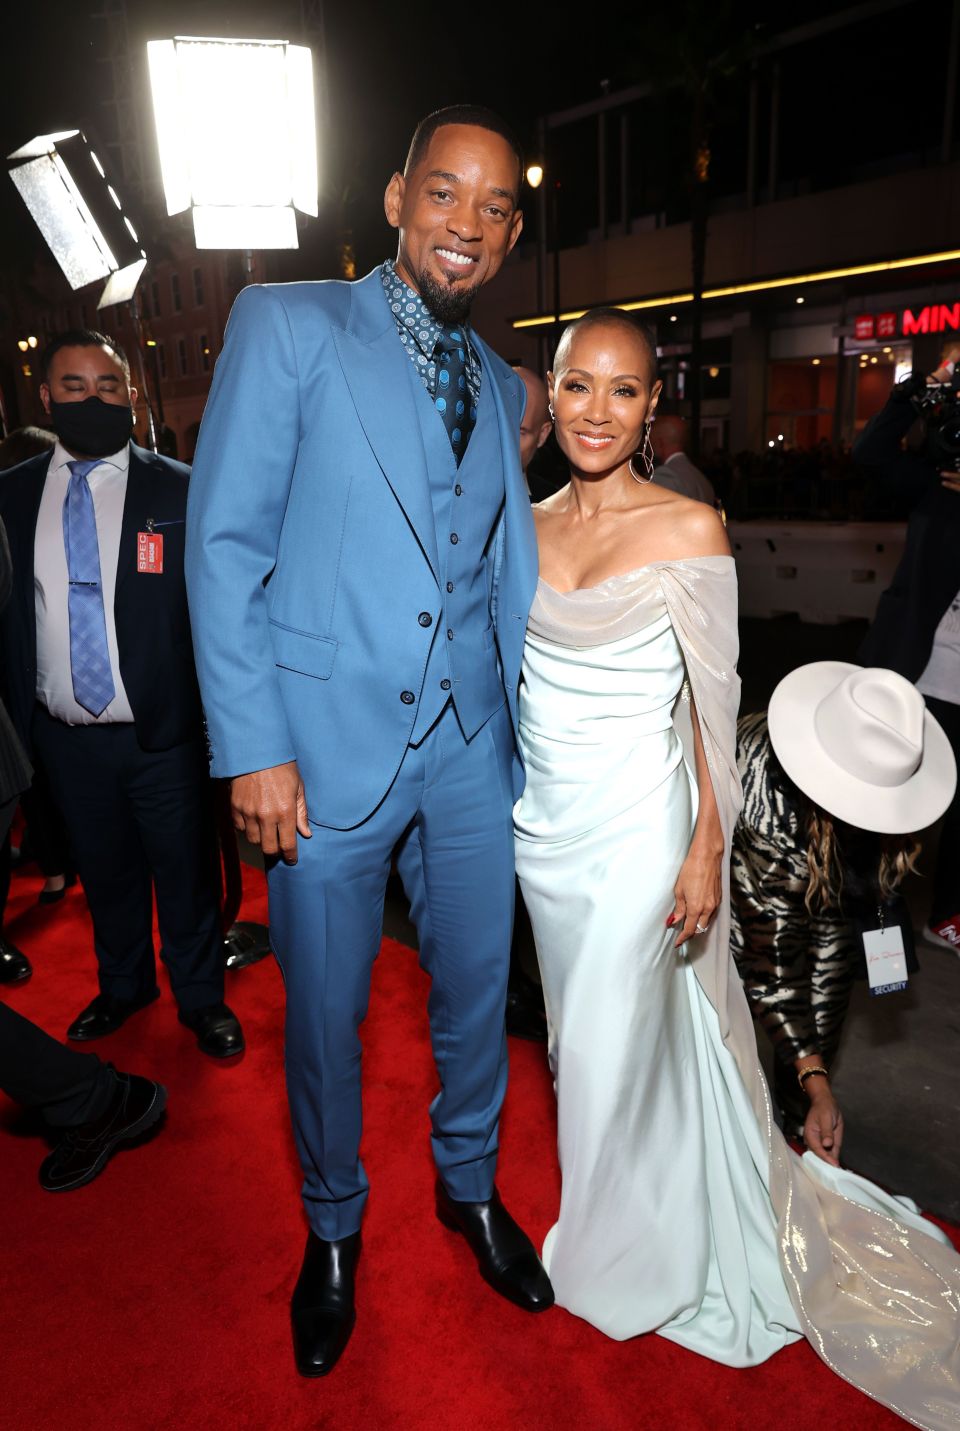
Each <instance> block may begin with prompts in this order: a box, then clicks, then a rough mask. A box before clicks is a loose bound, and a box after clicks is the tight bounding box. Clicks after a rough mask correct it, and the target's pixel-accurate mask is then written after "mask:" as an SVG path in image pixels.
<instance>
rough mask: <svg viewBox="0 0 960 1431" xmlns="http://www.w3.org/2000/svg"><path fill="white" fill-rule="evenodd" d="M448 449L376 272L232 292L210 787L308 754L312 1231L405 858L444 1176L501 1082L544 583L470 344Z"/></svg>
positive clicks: (472, 1161) (296, 1053)
mask: <svg viewBox="0 0 960 1431" xmlns="http://www.w3.org/2000/svg"><path fill="white" fill-rule="evenodd" d="M471 338H472V343H473V356H474V360H475V362H476V364H477V374H476V377H477V378H478V380H479V394H478V399H477V402H476V411H475V425H474V427H473V430H472V433H470V434H469V442H468V445H467V447H466V451H465V454H464V455H463V457H462V460H461V461H460V463H459V466H458V465H457V460H456V458H455V456H454V450H453V447H452V445H451V443H452V440H453V439H452V436H451V435H450V434H449V433H448V430H447V427H446V426H445V424H444V421H443V419H442V417H441V415H440V412H439V411H438V409H437V405H436V403H435V401H434V400H433V399H432V398H431V396H430V394H429V392H428V391H427V389H426V387H425V385H424V382H423V381H422V378H421V374H420V373H419V372H418V370H417V366H416V361H414V360H412V358H411V354H410V353H409V352H408V351H407V350H406V348H405V346H404V342H405V341H406V338H405V339H404V342H401V338H400V335H399V333H398V325H397V320H396V317H395V314H394V312H393V311H391V304H390V300H389V297H388V294H387V292H386V291H385V287H384V283H383V282H382V280H381V273H380V271H379V270H376V271H374V272H373V273H372V274H370V275H368V277H367V278H365V279H362V280H361V281H360V282H357V283H338V282H329V283H302V284H301V283H298V284H289V285H282V286H269V287H253V288H248V289H246V290H244V292H243V293H241V295H240V297H239V299H238V300H237V303H236V305H235V307H234V310H233V313H232V315H231V318H230V323H229V326H228V328H227V335H226V341H225V346H224V350H223V353H222V355H221V357H220V359H219V361H218V363H217V369H216V374H215V377H214V381H213V387H212V391H211V394H210V399H209V402H208V405H207V410H206V414H205V416H204V420H203V426H202V430H201V434H200V442H199V446H198V450H197V456H196V461H195V464H194V468H193V476H192V480H191V485H190V501H189V517H188V531H187V578H188V589H189V595H190V609H191V620H192V625H193V638H194V645H195V647H196V655H197V667H198V671H199V675H200V684H201V690H202V694H203V702H204V707H205V710H206V717H207V724H208V730H209V737H210V745H211V751H212V773H213V774H214V775H215V776H231V775H240V774H244V773H246V772H249V771H255V770H262V769H265V768H267V767H269V766H273V765H279V764H281V763H282V762H285V761H289V760H294V759H295V760H296V761H297V763H298V765H299V768H300V772H301V775H302V778H303V782H304V787H305V791H306V799H307V806H308V812H309V817H310V822H311V829H312V838H311V839H309V840H305V839H300V841H299V861H298V863H297V864H295V865H290V866H288V865H285V864H283V863H282V862H278V863H276V864H275V865H274V867H273V868H272V869H271V870H270V873H269V882H270V921H271V931H272V936H273V943H274V948H275V950H276V953H277V957H278V959H279V961H280V965H281V967H282V969H283V974H284V979H285V981H286V988H287V1024H286V1064H287V1082H288V1089H289V1095H290V1106H291V1111H292V1115H293V1124H294V1131H295V1134H296V1139H297V1145H298V1149H299V1153H300V1158H301V1161H302V1164H303V1170H304V1178H305V1181H304V1200H305V1203H306V1207H307V1213H308V1216H309V1219H310V1222H311V1225H312V1227H313V1229H314V1231H315V1232H316V1233H317V1234H318V1235H319V1236H320V1237H322V1238H326V1239H332V1238H339V1237H345V1236H347V1235H349V1234H350V1233H352V1232H355V1231H356V1230H357V1228H358V1227H359V1225H360V1219H361V1213H362V1209H363V1204H364V1202H365V1200H366V1194H367V1181H366V1178H365V1176H364V1172H363V1167H362V1165H361V1163H360V1160H359V1141H360V1127H361V1111H360V1041H359V1036H358V1027H359V1025H360V1023H361V1021H362V1020H363V1017H364V1014H365V1012H366V1007H367V1000H368V996H369V987H370V974H371V969H372V965H373V960H374V958H375V957H376V953H377V949H378V947H379V943H380V937H381V924H382V916H383V896H384V889H385V885H386V880H387V876H388V873H389V869H390V860H391V854H392V852H393V850H394V847H395V846H397V847H398V851H397V857H398V863H399V869H400V873H401V875H402V877H403V881H404V884H405V886H406V890H407V893H408V895H409V897H410V901H411V905H412V911H413V917H414V920H415V923H416V925H417V929H418V932H419V937H420V950H421V962H422V963H423V965H424V967H425V968H426V969H427V970H428V972H429V973H430V975H431V977H432V989H431V994H430V1001H429V1014H430V1028H431V1034H432V1039H433V1049H434V1056H435V1059H436V1064H437V1070H438V1073H439V1078H440V1092H439V1093H438V1095H437V1097H436V1099H435V1100H434V1103H433V1105H432V1107H431V1119H432V1125H433V1148H434V1154H435V1157H436V1161H437V1166H438V1169H439V1171H440V1175H441V1177H442V1178H443V1181H444V1183H445V1184H446V1186H447V1189H448V1191H449V1192H450V1194H451V1196H452V1197H453V1198H455V1199H458V1200H462V1201H474V1200H482V1199H486V1198H488V1197H489V1196H490V1195H491V1192H492V1187H493V1177H494V1165H495V1162H496V1150H497V1122H498V1116H499V1111H500V1105H501V1103H502V1100H503V1094H504V1090H505V1086H506V1040H505V1036H504V1001H505V995H506V981H507V970H508V961H509V944H510V929H511V921H512V915H513V890H514V872H513V832H512V819H511V812H512V806H513V803H514V800H515V799H516V798H517V797H518V796H519V794H520V789H521V785H522V774H521V769H520V764H519V760H518V757H517V754H516V743H515V735H516V723H517V682H518V678H519V673H520V661H521V654H522V647H523V638H524V631H525V627H526V620H527V612H528V610H529V607H530V603H531V601H532V598H533V593H534V589H535V585H536V571H537V559H536V542H535V537H534V530H533V521H532V518H531V514H530V505H529V498H528V496H527V491H526V486H525V484H524V480H523V475H522V472H521V469H520V460H519V450H518V431H519V423H520V417H521V412H522V406H523V389H522V385H521V383H520V381H519V380H518V378H517V377H516V376H515V374H514V373H512V372H511V370H510V369H509V367H507V366H506V364H505V363H503V362H502V361H501V360H500V359H499V358H498V357H497V356H496V355H495V354H494V353H492V352H491V351H490V350H489V348H487V347H486V345H484V344H483V343H481V342H480V341H479V340H478V339H477V338H476V336H475V335H471Z"/></svg>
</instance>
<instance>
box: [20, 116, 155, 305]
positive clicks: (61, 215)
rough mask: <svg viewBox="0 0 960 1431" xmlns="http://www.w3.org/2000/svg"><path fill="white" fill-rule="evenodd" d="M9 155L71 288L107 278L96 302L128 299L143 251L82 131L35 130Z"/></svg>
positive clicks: (22, 192) (23, 192) (142, 261)
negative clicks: (39, 132) (48, 132)
mask: <svg viewBox="0 0 960 1431" xmlns="http://www.w3.org/2000/svg"><path fill="white" fill-rule="evenodd" d="M7 158H8V159H9V160H10V161H12V162H13V163H14V164H15V166H16V167H14V168H13V169H11V170H10V178H11V179H12V180H13V183H14V184H15V185H16V188H17V190H18V192H19V194H20V197H21V198H22V199H23V202H24V203H25V204H26V206H27V208H28V209H29V211H30V216H31V218H32V219H33V221H34V223H35V224H36V225H37V228H38V229H39V230H40V232H41V234H42V235H43V237H44V239H45V240H46V244H47V247H48V248H49V250H50V252H51V254H52V255H53V257H54V258H55V259H56V261H57V263H58V264H59V266H60V268H61V269H62V271H63V274H64V277H65V278H66V280H67V282H68V283H69V284H70V287H71V288H72V289H74V291H76V290H77V289H78V288H86V286H87V284H88V283H95V282H96V281H97V280H98V279H101V278H105V279H106V280H107V282H106V285H105V287H104V290H103V293H102V294H101V295H100V301H99V303H98V304H97V307H98V308H109V307H110V306H111V305H112V304H114V303H129V302H130V300H131V299H132V298H133V295H134V292H135V291H136V287H137V283H138V282H139V280H140V275H141V274H142V273H143V270H144V269H145V268H146V266H147V256H146V253H145V252H144V250H143V249H142V248H141V246H140V239H139V238H138V236H137V231H136V229H135V228H134V226H133V223H132V222H131V220H130V217H129V215H127V214H125V213H124V211H123V205H122V204H121V202H120V199H119V198H118V196H117V193H116V191H115V190H114V189H113V188H111V186H110V185H109V184H108V183H107V179H106V175H105V174H104V171H103V166H102V165H101V163H100V160H99V159H98V158H97V156H96V154H95V153H94V151H93V150H92V149H91V147H90V145H89V144H88V143H87V139H86V136H85V135H84V134H83V133H82V132H81V131H80V130H79V129H65V130H61V131H60V132H59V133H57V134H38V135H37V137H36V138H35V139H31V140H30V142H29V143H28V144H24V145H22V146H21V147H20V148H19V149H15V150H14V152H13V153H12V154H8V155H7Z"/></svg>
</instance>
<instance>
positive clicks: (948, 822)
mask: <svg viewBox="0 0 960 1431" xmlns="http://www.w3.org/2000/svg"><path fill="white" fill-rule="evenodd" d="M958 362H960V346H954V347H952V348H949V349H948V350H947V351H946V353H945V354H944V357H943V360H942V362H941V364H940V366H939V367H938V368H937V369H936V371H935V372H933V373H932V374H931V376H930V379H929V381H930V382H931V383H949V382H950V381H951V379H952V378H953V374H954V367H955V364H956V363H958ZM921 386H922V384H921ZM912 395H914V387H913V385H912V384H911V383H910V382H907V383H904V384H899V385H898V386H897V387H895V388H894V390H893V392H892V394H891V396H890V398H889V400H888V401H887V403H886V405H885V406H884V407H883V408H881V410H880V411H879V412H878V413H875V414H874V416H873V417H872V418H871V419H870V421H869V422H868V424H867V426H866V427H865V428H864V430H863V433H862V435H861V436H860V438H859V439H858V441H857V443H856V445H855V446H854V449H853V457H854V461H855V462H858V463H859V464H860V465H861V466H864V467H871V468H874V469H875V470H876V471H877V473H878V475H879V476H880V477H881V478H882V479H883V480H885V481H886V482H888V483H889V484H890V486H891V487H892V488H894V490H896V491H897V492H898V493H899V494H901V495H902V496H904V497H905V498H906V500H907V502H908V503H909V505H910V519H909V521H908V523H907V540H906V544H905V547H904V552H903V557H902V558H901V561H900V565H899V566H898V567H897V570H896V572H895V574H894V577H893V581H892V583H891V584H890V586H889V588H888V589H887V590H886V591H885V592H884V593H883V595H882V596H881V598H880V603H879V605H878V607H877V614H876V616H875V617H874V621H873V624H872V626H871V627H870V629H869V631H868V632H867V635H866V638H865V639H864V642H863V645H862V646H861V648H860V651H859V652H858V655H857V660H858V661H859V662H860V664H861V665H863V666H885V667H886V668H887V669H888V670H891V671H897V672H898V673H899V674H900V675H901V676H905V677H906V679H907V680H908V681H912V682H913V683H914V684H915V685H916V687H917V689H918V690H919V691H920V693H921V695H922V696H923V697H924V700H925V701H926V704H927V706H928V708H929V710H930V711H931V713H932V714H933V715H934V716H935V717H936V719H937V720H938V721H939V723H940V725H941V726H942V727H943V729H944V730H945V731H946V733H947V736H948V738H949V741H950V744H951V746H952V747H953V753H954V755H955V756H956V757H957V761H958V763H960V473H958V472H956V471H954V470H948V471H942V470H940V468H939V467H938V466H937V464H936V463H935V462H933V461H932V460H931V459H930V457H929V456H928V455H926V453H924V452H916V451H904V450H903V448H902V440H903V438H904V437H905V436H906V434H907V433H908V432H909V430H910V428H911V427H912V426H913V424H914V423H915V422H916V420H917V412H916V408H915V406H914V403H913V402H912V401H911V400H910V399H911V396H912ZM957 916H960V792H958V793H955V794H954V797H953V802H952V804H951V805H950V808H949V809H948V810H947V813H946V815H945V816H944V821H943V826H942V827H941V831H940V842H939V846H938V851H937V867H936V872H935V874H934V878H933V884H932V888H931V891H930V917H929V919H928V921H927V926H926V928H925V930H924V938H925V940H926V942H927V943H928V944H931V945H934V946H936V947H939V948H943V949H948V948H953V947H956V945H955V942H954V940H952V939H950V938H949V937H944V933H943V930H944V928H945V926H947V925H948V924H949V925H950V926H951V928H952V929H953V931H954V933H955V932H956V918H957Z"/></svg>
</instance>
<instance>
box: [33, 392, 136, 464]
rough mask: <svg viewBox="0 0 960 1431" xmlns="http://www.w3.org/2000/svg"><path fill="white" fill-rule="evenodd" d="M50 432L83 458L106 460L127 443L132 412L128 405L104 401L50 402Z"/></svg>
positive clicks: (130, 428) (93, 399)
mask: <svg viewBox="0 0 960 1431" xmlns="http://www.w3.org/2000/svg"><path fill="white" fill-rule="evenodd" d="M50 419H51V421H52V422H53V429H54V432H56V434H57V436H58V437H59V439H60V441H61V442H62V443H63V445H64V447H67V448H69V449H70V451H71V452H80V453H82V454H83V455H84V456H85V457H109V455H110V453H111V452H119V451H120V449H121V447H125V446H126V444H127V443H128V442H129V441H130V435H131V433H132V432H133V409H132V408H131V407H130V405H129V404H128V403H116V402H104V401H103V398H98V397H88V398H85V399H84V400H83V402H54V401H53V399H52V398H51V399H50Z"/></svg>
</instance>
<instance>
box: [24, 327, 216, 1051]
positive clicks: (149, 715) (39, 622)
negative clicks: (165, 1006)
mask: <svg viewBox="0 0 960 1431" xmlns="http://www.w3.org/2000/svg"><path fill="white" fill-rule="evenodd" d="M40 373H41V387H40V396H41V399H42V401H43V405H44V408H45V410H46V412H47V414H48V417H49V420H50V423H51V426H52V427H53V429H54V430H55V431H56V433H57V437H58V441H57V445H56V446H55V447H54V449H53V451H52V453H51V454H49V455H43V456H39V457H34V458H31V459H30V460H29V461H27V462H24V463H21V465H20V466H19V467H15V468H13V469H12V470H11V471H9V472H7V473H6V474H5V476H4V479H3V482H2V483H0V516H2V518H3V520H4V521H5V523H6V527H7V533H8V536H9V540H10V551H11V557H12V560H13V572H14V590H13V597H12V599H11V601H10V603H9V604H8V606H7V609H6V611H5V612H4V613H3V618H2V624H0V670H2V678H3V681H4V684H5V694H6V700H7V708H8V710H9V713H10V717H11V719H12V721H13V724H14V727H15V728H16V730H17V732H18V734H19V736H20V738H21V739H22V740H23V741H24V743H25V744H26V746H27V748H28V750H29V749H33V750H36V751H37V753H38V755H39V757H40V760H41V761H42V763H43V765H44V766H45V767H46V770H47V772H48V774H49V776H50V779H51V783H52V785H53V788H54V790H55V792H56V797H57V800H58V801H59V803H60V806H61V809H62V812H63V815H64V818H65V820H66V824H67V828H68V831H69V834H70V840H71V845H72V847H73V850H74V852H75V855H76V861H77V871H78V873H79V875H80V878H81V880H82V882H83V886H84V890H85V892H86V896H87V902H88V904H89V906H90V912H91V915H92V918H93V928H94V944H95V948H96V953H97V960H98V964H99V981H100V993H99V994H98V995H97V997H96V998H95V999H94V1000H93V1001H92V1003H91V1004H90V1005H89V1006H88V1007H87V1008H86V1009H84V1010H83V1011H82V1012H81V1013H80V1014H79V1015H78V1017H77V1018H76V1019H75V1020H74V1022H73V1023H72V1024H71V1025H70V1028H69V1029H68V1030H67V1037H68V1038H70V1039H76V1040H87V1039H94V1038H100V1037H102V1036H103V1035H104V1034H109V1033H112V1032H113V1031H114V1030H115V1029H117V1028H119V1027H120V1025H121V1024H122V1023H124V1022H125V1020H126V1019H127V1018H129V1017H130V1015H131V1014H133V1013H134V1012H135V1011H136V1010H138V1009H141V1008H143V1007H144V1006H145V1005H146V1004H149V1003H150V1002H152V1000H154V999H155V998H156V997H157V996H158V994H159V990H158V988H157V982H156V967H155V960H154V949H153V933H152V905H153V895H154V892H155V893H156V900H157V915H158V921H159V925H160V935H161V957H162V958H163V960H164V962H165V964H166V965H167V969H168V971H169V975H170V983H171V987H172V989H173V992H174V995H175V997H176V999H177V1002H178V1004H179V1006H180V1012H179V1017H180V1021H181V1023H183V1024H185V1025H187V1027H189V1028H190V1029H192V1030H193V1032H194V1033H195V1034H196V1037H197V1042H198V1044H199V1046H200V1048H201V1049H202V1050H203V1051H204V1052H205V1053H208V1054H210V1055H212V1056H214V1057H220V1058H223V1057H228V1056H230V1055H232V1054H236V1053H239V1052H241V1050H242V1049H243V1034H242V1031H241V1028H240V1024H239V1022H238V1021H237V1018H236V1016H235V1015H234V1014H233V1013H232V1012H231V1010H230V1009H229V1008H228V1007H227V1005H226V1004H225V1003H224V1002H223V980H224V972H223V948H222V938H221V928H220V913H219V867H218V863H217V846H216V838H215V828H214V820H213V812H212V802H211V789H210V785H209V781H208V779H207V776H206V760H205V749H204V741H203V722H202V711H201V707H200V697H199V691H198V687H197V680H196V674H195V671H194V664H193V649H192V645H191V639H190V623H189V617H188V613H187V598H186V590H185V586H184V577H183V545H184V526H185V516H186V501H187V478H188V476H189V469H188V468H186V467H184V466H183V465H182V464H181V463H178V462H173V461H171V460H170V459H169V458H165V457H159V456H157V455H156V454H155V453H152V452H147V451H144V450H143V449H142V448H140V447H137V446H136V445H135V444H133V443H132V442H131V441H130V438H131V434H132V431H133V403H134V402H135V401H136V390H135V389H132V388H131V386H130V367H129V364H128V362H127V359H126V356H125V355H124V353H123V351H122V349H121V348H120V347H119V346H118V345H117V344H116V343H115V342H114V341H113V339H111V338H108V337H105V336H104V335H103V334H102V333H96V332H93V331H90V330H85V329H84V330H77V331H74V332H69V333H65V334H62V335H61V336H59V337H58V338H55V339H54V340H53V341H52V342H51V343H50V344H49V346H48V347H47V349H46V351H45V352H44V354H43V356H42V358H41V363H40Z"/></svg>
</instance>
